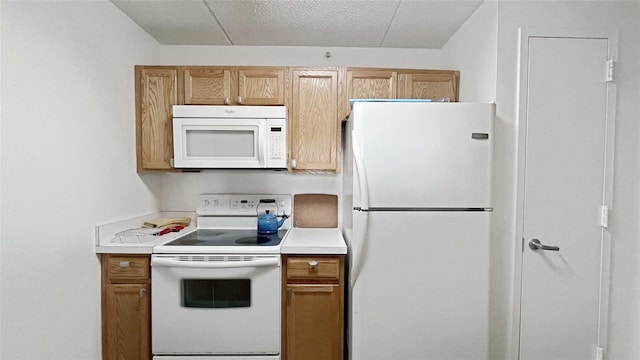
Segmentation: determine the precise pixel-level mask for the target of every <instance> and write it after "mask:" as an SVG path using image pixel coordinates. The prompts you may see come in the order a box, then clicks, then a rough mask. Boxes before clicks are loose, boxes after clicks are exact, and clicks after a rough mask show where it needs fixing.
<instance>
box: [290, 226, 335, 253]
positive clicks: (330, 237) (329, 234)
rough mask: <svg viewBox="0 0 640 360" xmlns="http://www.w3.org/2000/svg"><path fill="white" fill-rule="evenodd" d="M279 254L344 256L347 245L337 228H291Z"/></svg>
mask: <svg viewBox="0 0 640 360" xmlns="http://www.w3.org/2000/svg"><path fill="white" fill-rule="evenodd" d="M280 253H281V254H284V255H287V254H317V255H321V254H327V255H328V254H336V255H339V254H346V253H347V244H346V243H345V242H344V238H343V237H342V233H341V232H340V229H338V228H298V227H294V228H292V229H291V230H290V231H289V233H288V234H287V236H286V237H285V239H284V241H283V243H282V245H281V248H280Z"/></svg>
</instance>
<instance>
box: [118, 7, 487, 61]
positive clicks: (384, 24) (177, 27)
mask: <svg viewBox="0 0 640 360" xmlns="http://www.w3.org/2000/svg"><path fill="white" fill-rule="evenodd" d="M112 2H113V3H114V4H115V5H116V6H117V7H118V8H120V9H121V10H122V11H123V12H124V13H125V14H127V15H128V16H129V17H130V18H131V19H132V20H133V21H135V22H136V23H137V24H138V25H139V26H140V27H141V28H143V29H144V30H145V31H146V32H148V33H149V34H150V35H151V36H153V37H154V38H155V39H156V40H157V41H158V42H159V43H161V44H164V45H256V46H348V47H388V48H426V49H439V48H441V47H442V45H444V44H445V43H446V42H447V40H448V39H449V38H450V37H451V35H453V34H454V33H455V32H456V30H457V29H458V28H459V27H460V25H462V23H464V22H465V21H466V20H467V18H469V16H470V15H471V14H472V13H473V12H474V11H475V10H476V8H478V6H480V4H481V3H482V0H440V1H435V0H161V1H157V0H156V1H153V0H124V1H119V0H112Z"/></svg>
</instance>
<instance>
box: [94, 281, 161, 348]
mask: <svg viewBox="0 0 640 360" xmlns="http://www.w3.org/2000/svg"><path fill="white" fill-rule="evenodd" d="M149 289H150V286H149V284H111V285H106V289H105V297H106V299H105V306H106V309H105V310H106V314H108V318H107V319H106V322H107V324H106V327H105V331H106V352H105V354H106V357H105V359H150V358H151V341H150V326H151V316H150V311H149V309H150V308H151V304H150V298H149Z"/></svg>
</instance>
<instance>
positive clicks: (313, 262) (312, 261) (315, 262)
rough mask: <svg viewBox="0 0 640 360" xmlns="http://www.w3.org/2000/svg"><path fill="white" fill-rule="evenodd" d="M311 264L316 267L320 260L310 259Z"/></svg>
mask: <svg viewBox="0 0 640 360" xmlns="http://www.w3.org/2000/svg"><path fill="white" fill-rule="evenodd" d="M309 266H311V267H312V268H314V267H316V266H318V262H317V261H315V260H311V261H309Z"/></svg>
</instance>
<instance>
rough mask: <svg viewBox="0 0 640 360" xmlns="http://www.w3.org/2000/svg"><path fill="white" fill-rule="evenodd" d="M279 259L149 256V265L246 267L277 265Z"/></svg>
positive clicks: (220, 267) (218, 267)
mask: <svg viewBox="0 0 640 360" xmlns="http://www.w3.org/2000/svg"><path fill="white" fill-rule="evenodd" d="M278 265H280V259H279V258H277V257H273V258H267V259H258V260H248V261H244V260H243V261H192V260H174V259H171V258H154V257H152V258H151V266H163V267H181V268H208V269H211V268H216V269H223V268H248V267H263V266H278Z"/></svg>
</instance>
